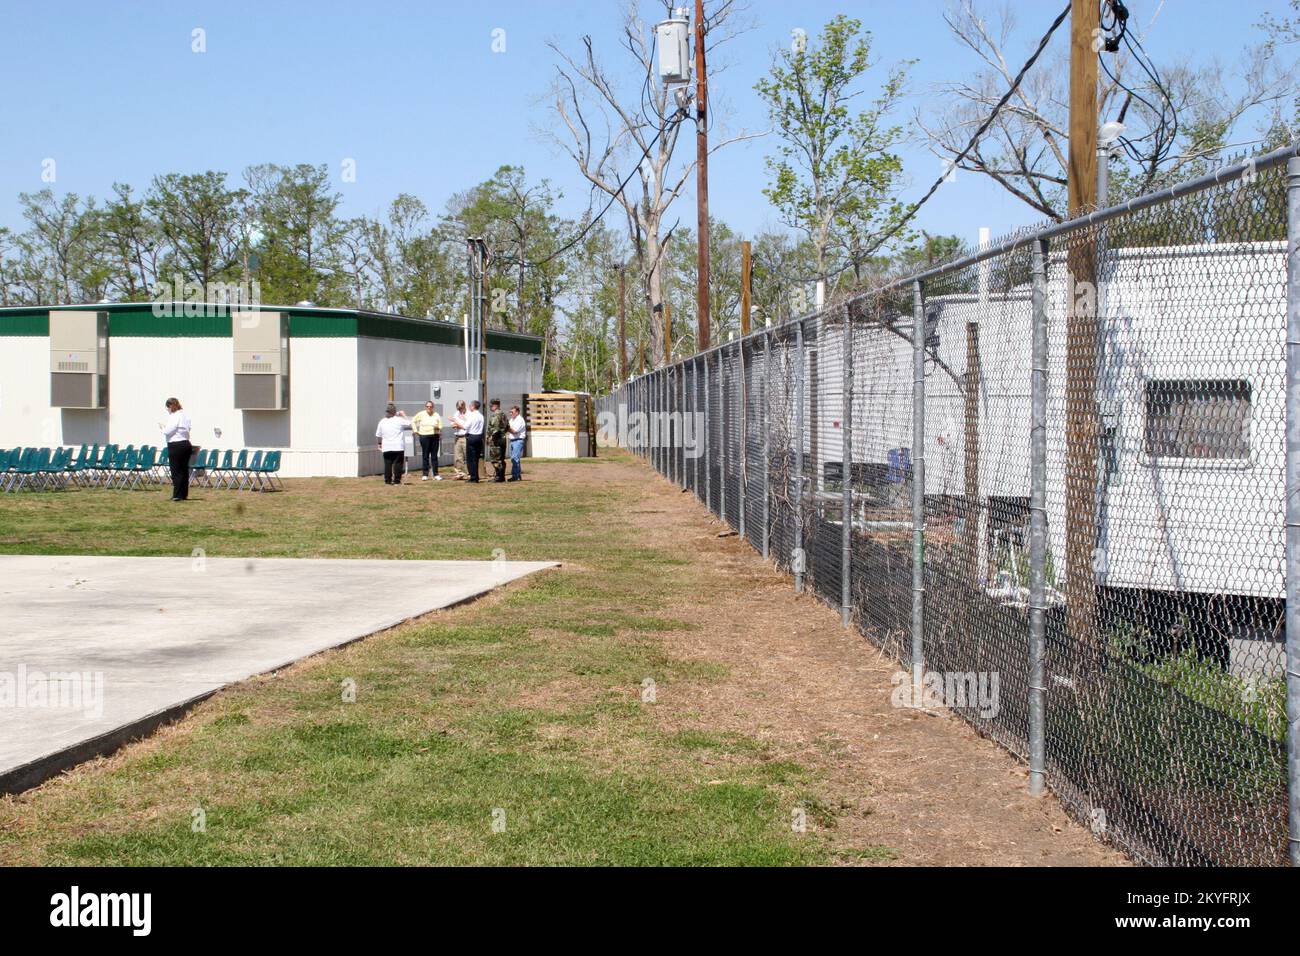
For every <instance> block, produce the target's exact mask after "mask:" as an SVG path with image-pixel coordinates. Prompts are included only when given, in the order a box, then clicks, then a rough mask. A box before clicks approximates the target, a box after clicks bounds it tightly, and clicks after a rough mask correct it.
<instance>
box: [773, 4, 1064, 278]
mask: <svg viewBox="0 0 1300 956" xmlns="http://www.w3.org/2000/svg"><path fill="white" fill-rule="evenodd" d="M1070 6H1071V5H1070V4H1066V7H1065V9H1064V10H1062V11H1061V13H1060V15H1059V16H1058V17H1057V18H1056V19H1055V20H1053V21H1052V25H1051V26H1050V27H1048V28H1047V32H1046V33H1044V34H1043V37H1042V39H1041V40H1039V41H1038V46H1037V47H1036V48H1035V49H1034V52H1033V54H1032V55H1031V56H1030V57H1029V59H1028V60H1026V61H1025V65H1024V66H1022V67H1021V68H1020V72H1019V73H1017V74H1016V76H1015V79H1013V80H1012V81H1011V86H1010V87H1008V89H1007V91H1006V93H1004V94H1003V96H1002V99H1000V100H998V102H997V104H996V105H994V107H993V109H992V111H990V113H989V115H988V116H987V117H986V118H985V120H984V122H983V123H981V124H980V126H979V129H977V130H976V131H975V135H974V136H972V137H971V138H970V142H968V143H967V144H966V146H965V147H964V148H963V149H962V151H961V152H960V153H958V154H957V156H956V158H955V159H953V160H952V162H951V163H950V169H953V170H955V169H956V168H957V167H958V166H960V165H961V162H962V160H964V159H965V158H966V157H967V155H969V153H970V151H971V150H972V149H974V148H975V146H976V144H977V143H978V142H979V141H980V139H981V138H982V137H983V136H984V134H985V133H986V132H988V128H989V127H990V126H992V125H993V121H994V120H995V119H997V116H998V113H999V112H1001V110H1002V107H1004V106H1006V105H1007V103H1009V102H1010V101H1011V97H1012V96H1014V95H1015V93H1016V90H1018V89H1019V88H1020V84H1021V82H1022V81H1023V80H1024V78H1025V74H1027V73H1028V72H1029V71H1030V69H1031V68H1032V67H1033V65H1034V64H1035V63H1037V62H1038V58H1039V57H1040V56H1042V53H1043V51H1044V50H1045V49H1047V44H1048V42H1050V41H1051V39H1052V34H1054V33H1055V32H1056V30H1057V28H1058V27H1060V25H1061V24H1062V23H1064V22H1065V20H1066V18H1067V17H1069V15H1070ZM948 176H949V173H947V172H945V173H944V174H943V175H941V176H940V177H939V178H938V179H936V180H935V181H934V183H933V184H932V185H931V186H930V188H929V189H928V190H926V192H925V195H924V196H922V197H921V198H920V199H919V200H917V201H916V202H915V203H913V204H912V206H911V208H910V209H909V210H908V211H907V213H906V214H905V215H904V216H903V217H902V218H901V219H899V221H898V222H897V223H895V224H894V226H893V227H892V228H891V229H890V230H889V231H888V232H886V233H885V234H884V235H883V236H881V237H880V238H879V239H878V240H876V242H875V244H874V245H872V246H871V248H870V249H868V250H867V251H866V252H863V253H860V254H859V255H858V256H857V257H855V258H851V259H849V261H848V262H846V263H844V265H842V266H840V267H839V268H837V269H835V270H833V271H831V272H828V273H826V274H825V275H818V276H809V277H804V278H798V279H795V278H787V281H789V282H795V283H799V282H817V281H819V280H824V279H831V278H834V277H835V276H838V275H840V274H841V273H843V272H846V271H847V270H849V269H852V268H854V267H856V266H859V265H862V264H863V263H865V262H867V260H868V259H869V258H870V257H871V255H872V254H873V253H874V252H875V251H876V250H877V249H879V248H880V247H881V246H883V245H884V244H885V243H886V242H888V241H889V240H890V239H892V238H894V236H896V235H898V233H899V232H900V231H902V228H903V227H904V226H906V225H907V224H908V223H909V222H911V221H912V219H913V218H915V216H916V214H917V212H918V211H919V210H920V208H921V207H922V206H924V205H925V204H926V203H927V202H928V201H929V200H930V198H931V197H932V196H933V195H934V194H935V193H936V192H938V191H939V187H940V186H942V185H943V184H944V183H945V182H946V181H947V179H948Z"/></svg>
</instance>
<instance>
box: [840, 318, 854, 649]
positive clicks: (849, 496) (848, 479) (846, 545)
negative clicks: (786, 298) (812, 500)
mask: <svg viewBox="0 0 1300 956" xmlns="http://www.w3.org/2000/svg"><path fill="white" fill-rule="evenodd" d="M841 372H842V376H841V382H840V387H841V388H842V389H843V390H844V396H843V397H844V413H843V419H844V421H843V422H842V423H841V424H842V426H843V427H842V429H841V434H842V438H841V448H840V485H841V488H840V493H841V494H842V495H843V504H842V505H841V506H840V525H841V527H840V623H841V624H842V625H843V626H844V627H848V626H849V621H850V620H851V619H852V617H853V587H852V579H851V575H850V572H851V570H852V566H853V314H852V310H851V309H850V308H849V306H848V304H847V303H846V304H845V306H844V360H843V362H842V363H841Z"/></svg>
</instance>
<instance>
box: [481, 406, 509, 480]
mask: <svg viewBox="0 0 1300 956" xmlns="http://www.w3.org/2000/svg"><path fill="white" fill-rule="evenodd" d="M490 407H491V409H492V411H491V413H490V414H489V415H488V420H487V429H486V431H487V459H488V463H489V464H491V465H492V480H493V481H505V480H506V436H507V435H508V434H509V433H510V419H508V418H506V413H505V412H503V411H501V400H500V399H497V398H494V399H492V401H491V403H490Z"/></svg>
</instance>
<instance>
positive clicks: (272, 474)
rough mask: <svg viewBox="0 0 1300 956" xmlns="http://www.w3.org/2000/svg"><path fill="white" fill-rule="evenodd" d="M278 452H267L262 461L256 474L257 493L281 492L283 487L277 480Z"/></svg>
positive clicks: (277, 450) (278, 468) (278, 479)
mask: <svg viewBox="0 0 1300 956" xmlns="http://www.w3.org/2000/svg"><path fill="white" fill-rule="evenodd" d="M279 471H280V451H279V449H276V450H275V451H268V452H267V453H266V457H265V458H263V459H262V467H261V469H260V470H259V471H258V473H257V477H258V488H257V490H258V491H283V490H284V485H283V484H281V482H280V478H279Z"/></svg>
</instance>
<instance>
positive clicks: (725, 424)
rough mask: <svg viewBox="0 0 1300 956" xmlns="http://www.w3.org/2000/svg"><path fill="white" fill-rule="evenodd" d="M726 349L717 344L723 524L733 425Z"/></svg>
mask: <svg viewBox="0 0 1300 956" xmlns="http://www.w3.org/2000/svg"><path fill="white" fill-rule="evenodd" d="M726 351H727V348H726V346H725V345H719V346H718V401H719V402H721V403H722V404H721V406H720V407H719V408H718V421H719V422H721V423H722V427H721V428H720V429H718V432H719V434H718V452H719V454H720V455H721V458H722V460H721V461H719V462H718V517H719V518H721V519H722V521H723V523H724V524H725V523H726V520H727V430H728V429H730V428H733V427H734V423H733V422H729V421H727V405H728V403H727V356H726Z"/></svg>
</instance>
